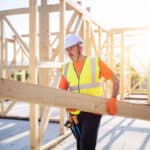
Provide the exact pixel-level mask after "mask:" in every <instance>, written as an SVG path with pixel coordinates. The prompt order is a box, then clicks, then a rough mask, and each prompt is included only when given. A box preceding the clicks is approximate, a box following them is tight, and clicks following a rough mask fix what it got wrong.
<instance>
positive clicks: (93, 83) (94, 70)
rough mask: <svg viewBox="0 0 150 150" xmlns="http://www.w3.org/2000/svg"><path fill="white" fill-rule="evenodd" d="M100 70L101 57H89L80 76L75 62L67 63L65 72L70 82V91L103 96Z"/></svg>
mask: <svg viewBox="0 0 150 150" xmlns="http://www.w3.org/2000/svg"><path fill="white" fill-rule="evenodd" d="M89 67H90V68H89ZM82 72H83V74H82ZM99 72H100V67H99V59H98V58H90V57H87V58H86V60H85V63H84V65H83V68H82V71H81V74H80V76H79V77H78V76H77V74H76V72H75V70H74V67H73V63H68V64H66V65H65V66H64V72H63V73H64V76H65V78H66V79H67V80H68V82H69V84H70V91H74V92H80V93H83V94H89V95H93V96H101V95H103V90H102V87H101V84H100V79H99ZM86 76H87V78H86Z"/></svg>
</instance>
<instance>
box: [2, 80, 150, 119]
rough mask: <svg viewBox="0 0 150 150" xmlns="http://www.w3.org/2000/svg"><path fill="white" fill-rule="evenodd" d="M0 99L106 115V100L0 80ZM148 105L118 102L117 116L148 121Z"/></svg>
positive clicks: (149, 110)
mask: <svg viewBox="0 0 150 150" xmlns="http://www.w3.org/2000/svg"><path fill="white" fill-rule="evenodd" d="M0 85H2V86H0V98H5V99H10V100H15V101H24V102H27V103H36V104H44V105H47V106H48V105H49V106H51V105H53V106H59V107H65V108H77V109H80V110H84V111H87V112H101V113H103V114H106V111H105V105H106V100H107V99H106V98H102V97H94V96H88V95H83V94H78V93H73V92H68V91H65V90H58V89H54V88H49V87H44V86H37V85H34V84H30V83H23V82H19V81H13V80H8V79H2V78H0ZM149 114H150V105H148V104H135V103H127V102H123V101H118V113H117V115H118V116H124V117H130V118H137V119H144V120H150V115H149Z"/></svg>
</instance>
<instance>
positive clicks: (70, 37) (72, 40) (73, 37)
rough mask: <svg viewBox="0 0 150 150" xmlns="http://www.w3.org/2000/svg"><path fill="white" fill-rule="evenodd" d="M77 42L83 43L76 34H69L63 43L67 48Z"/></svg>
mask: <svg viewBox="0 0 150 150" xmlns="http://www.w3.org/2000/svg"><path fill="white" fill-rule="evenodd" d="M78 43H83V41H82V40H81V38H80V37H79V36H78V35H76V34H69V35H67V37H66V38H65V43H64V44H65V49H67V48H69V47H71V46H73V45H76V44H78Z"/></svg>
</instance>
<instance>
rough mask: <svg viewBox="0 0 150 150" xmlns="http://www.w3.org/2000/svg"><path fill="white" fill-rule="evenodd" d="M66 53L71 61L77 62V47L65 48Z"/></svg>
mask: <svg viewBox="0 0 150 150" xmlns="http://www.w3.org/2000/svg"><path fill="white" fill-rule="evenodd" d="M66 51H67V53H68V55H69V57H70V59H71V60H72V61H76V60H77V58H78V55H79V49H78V45H73V46H71V47H69V48H67V49H66Z"/></svg>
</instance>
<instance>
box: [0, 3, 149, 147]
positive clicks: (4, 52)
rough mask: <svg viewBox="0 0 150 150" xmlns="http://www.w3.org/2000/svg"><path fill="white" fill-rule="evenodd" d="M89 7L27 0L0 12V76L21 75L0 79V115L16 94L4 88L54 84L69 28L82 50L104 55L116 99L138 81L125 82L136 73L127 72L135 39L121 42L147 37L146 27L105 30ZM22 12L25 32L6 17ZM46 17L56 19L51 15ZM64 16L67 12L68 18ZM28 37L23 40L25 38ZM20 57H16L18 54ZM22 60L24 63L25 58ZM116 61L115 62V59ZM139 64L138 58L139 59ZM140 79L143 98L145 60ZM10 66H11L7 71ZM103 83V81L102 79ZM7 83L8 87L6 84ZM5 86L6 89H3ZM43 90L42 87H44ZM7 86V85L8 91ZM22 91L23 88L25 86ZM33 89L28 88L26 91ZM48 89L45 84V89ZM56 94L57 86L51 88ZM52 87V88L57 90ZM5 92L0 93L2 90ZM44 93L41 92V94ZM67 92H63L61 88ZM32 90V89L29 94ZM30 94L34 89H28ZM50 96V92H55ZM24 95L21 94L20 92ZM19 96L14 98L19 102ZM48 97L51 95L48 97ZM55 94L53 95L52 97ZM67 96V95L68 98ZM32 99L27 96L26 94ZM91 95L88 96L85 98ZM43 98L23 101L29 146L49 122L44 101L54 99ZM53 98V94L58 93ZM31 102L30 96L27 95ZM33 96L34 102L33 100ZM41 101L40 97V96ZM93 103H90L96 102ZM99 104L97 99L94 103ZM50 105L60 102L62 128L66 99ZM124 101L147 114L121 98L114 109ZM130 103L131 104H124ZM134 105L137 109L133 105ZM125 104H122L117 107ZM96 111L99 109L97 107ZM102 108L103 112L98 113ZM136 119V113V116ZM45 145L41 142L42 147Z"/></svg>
mask: <svg viewBox="0 0 150 150" xmlns="http://www.w3.org/2000/svg"><path fill="white" fill-rule="evenodd" d="M89 13H90V9H89V8H87V10H84V9H83V8H82V3H81V2H78V1H77V2H76V1H72V0H59V1H58V2H57V3H55V4H47V0H41V4H40V6H38V4H37V0H29V7H28V8H17V9H11V10H4V11H0V76H1V77H2V78H8V79H10V78H11V75H12V74H13V76H14V77H13V79H14V80H17V75H18V74H20V75H21V81H22V82H24V84H22V83H17V82H9V80H6V81H5V80H2V79H0V83H2V84H4V85H5V83H6V86H5V87H3V88H1V89H0V90H1V91H0V98H1V99H0V100H1V108H0V115H1V116H7V114H8V112H9V111H10V110H11V108H12V107H13V106H14V105H15V104H16V102H17V101H19V98H18V97H17V96H15V95H17V94H16V93H15V92H14V93H11V94H12V95H11V96H10V97H9V96H8V95H9V94H8V93H7V91H9V90H10V87H11V88H12V89H13V87H15V85H16V86H17V85H18V86H19V84H21V86H23V87H24V88H25V90H27V89H28V88H29V87H30V84H29V83H32V84H34V85H37V88H36V87H35V89H36V90H38V86H40V87H41V86H45V87H51V88H57V86H58V85H57V84H58V81H59V77H60V71H61V65H62V64H63V63H65V62H66V61H68V58H67V56H66V54H65V52H64V50H63V47H64V42H63V41H64V37H65V36H66V35H67V34H69V33H77V34H79V35H80V36H81V37H82V39H83V40H84V42H85V48H84V49H85V51H84V53H85V54H86V55H92V56H95V55H96V56H98V57H101V58H103V59H104V61H105V62H106V63H107V64H108V65H109V66H110V67H111V68H112V69H113V70H114V71H115V72H116V73H117V74H118V76H119V78H120V100H122V101H123V100H124V98H125V97H126V96H127V95H130V94H132V93H133V92H134V91H135V89H136V87H137V86H140V83H141V82H142V80H143V78H141V79H140V81H139V82H136V83H134V85H133V86H132V87H131V75H132V74H134V73H137V72H131V69H130V68H131V64H130V59H132V58H131V57H130V51H131V48H132V47H133V46H135V45H134V44H135V43H130V44H126V43H127V42H129V41H130V39H129V37H130V38H134V37H135V36H136V34H137V33H138V32H140V35H141V34H142V35H144V34H145V33H148V37H149V38H150V27H141V28H121V29H118V28H117V29H110V30H106V29H104V28H103V27H102V26H100V25H98V24H97V23H96V22H94V21H93V20H92V19H91V18H90V16H89ZM24 14H27V15H28V16H29V17H28V22H29V33H30V34H28V33H24V34H19V33H18V32H17V29H16V28H15V27H14V26H13V24H12V23H11V21H10V20H9V17H10V16H12V15H15V16H17V15H24ZM55 15H56V16H55ZM52 16H54V18H55V19H56V20H57V21H56V20H53V19H52V18H53V17H52ZM66 16H69V17H68V19H67V17H66ZM52 23H56V24H57V25H58V30H57V31H53V30H52V29H51V24H52ZM6 28H9V30H11V32H12V34H13V36H8V33H7V31H6ZM26 39H28V42H26ZM10 44H11V45H12V51H13V58H12V60H11V62H8V55H9V53H10V52H9V51H10V49H9V45H10ZM116 49H118V50H119V57H118V56H116ZM19 57H21V58H20V59H21V60H20V61H19V62H18V58H19ZM25 60H27V61H28V63H27V64H26V63H25ZM118 63H119V67H117V64H118ZM141 65H143V64H142V62H141ZM143 68H144V74H145V78H146V79H147V81H148V82H147V88H146V89H145V91H146V94H147V95H148V101H150V75H149V74H150V63H148V65H147V67H145V66H144V65H143ZM10 70H11V71H10ZM26 71H28V72H29V78H28V79H27V80H26V76H25V73H26ZM104 83H105V82H104ZM8 84H10V87H9V89H8ZM109 84H110V83H105V84H104V85H106V88H107V92H106V97H109V95H110V93H111V91H110V89H109V88H108V87H109ZM5 90H6V93H5ZM45 90H48V89H47V88H46V89H45ZM12 91H13V90H12ZM27 91H28V90H27ZM29 92H31V93H32V92H34V91H32V90H31V91H29ZM49 92H51V89H50V91H49ZM57 92H58V93H59V91H57ZM57 92H56V91H54V93H57ZM4 94H6V95H4ZM41 94H42V96H43V97H44V93H41ZM67 94H68V95H69V93H67ZM31 95H32V94H31ZM33 96H35V95H34V93H33ZM55 96H56V95H54V97H55ZM24 97H26V95H24ZM62 97H64V98H66V97H65V94H64V91H63V92H62ZM77 97H78V98H79V99H84V98H82V96H81V97H80V95H78V96H77ZM6 98H9V99H10V100H12V101H11V103H10V105H9V106H8V107H7V108H6V107H5V100H6ZM22 98H23V97H21V99H20V101H22ZM50 98H51V97H50ZM55 98H56V97H55ZM69 98H70V99H71V100H73V99H72V95H70V97H69ZM31 99H32V98H31ZM91 99H92V98H91ZM43 100H44V99H39V101H36V100H35V99H34V102H33V103H31V102H30V101H29V99H27V97H26V99H25V100H24V101H25V102H27V103H30V116H29V117H30V134H31V138H30V143H31V146H30V148H31V149H36V150H38V149H42V148H43V147H45V146H43V145H42V140H43V136H44V132H45V129H46V126H47V125H48V122H49V119H50V118H49V111H50V106H51V107H52V106H53V105H55V103H54V102H49V101H51V100H52V99H51V100H49V101H47V102H46V103H45V104H48V106H47V105H42V104H41V103H42V102H43ZM58 100H59V98H58ZM31 101H32V100H31ZM35 101H36V102H35ZM45 101H46V99H45ZM96 103H97V102H95V104H96ZM73 104H74V103H72V104H70V106H71V105H72V106H74V107H77V108H80V109H83V110H88V111H94V110H95V109H96V110H100V109H101V108H99V107H98V108H95V107H93V108H91V109H90V108H88V107H87V106H85V107H82V106H79V105H78V103H77V105H75V104H74V105H73ZM98 104H99V103H98ZM100 104H102V105H101V106H104V102H103V101H102V102H100ZM37 105H40V109H39V110H38V109H37ZM56 106H61V107H60V110H61V111H60V112H61V113H60V124H61V125H60V134H65V133H64V127H63V123H64V115H65V112H64V108H65V107H67V106H68V105H67V101H66V102H65V101H63V104H62V105H60V104H59V103H56ZM122 106H124V107H125V108H126V109H127V110H128V111H129V110H132V109H133V107H134V109H133V112H132V113H133V114H136V113H138V112H139V110H140V111H142V112H143V113H141V114H139V116H140V117H139V118H140V119H147V120H150V119H149V116H147V115H148V114H149V107H147V105H146V106H145V105H140V106H141V107H140V106H139V105H138V106H137V105H134V104H132V106H131V105H128V104H126V103H121V104H120V108H122ZM130 106H131V107H130ZM136 106H137V109H136ZM123 110H125V109H122V111H123ZM101 112H104V110H103V109H102V111H101ZM104 113H105V112H104ZM119 113H120V114H121V115H123V116H126V117H135V118H136V117H137V116H136V115H133V114H129V113H127V114H125V113H126V112H124V113H122V112H119ZM39 118H41V122H40V125H39V124H38V119H39ZM137 118H138V117H137ZM48 146H49V144H47V147H48Z"/></svg>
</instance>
